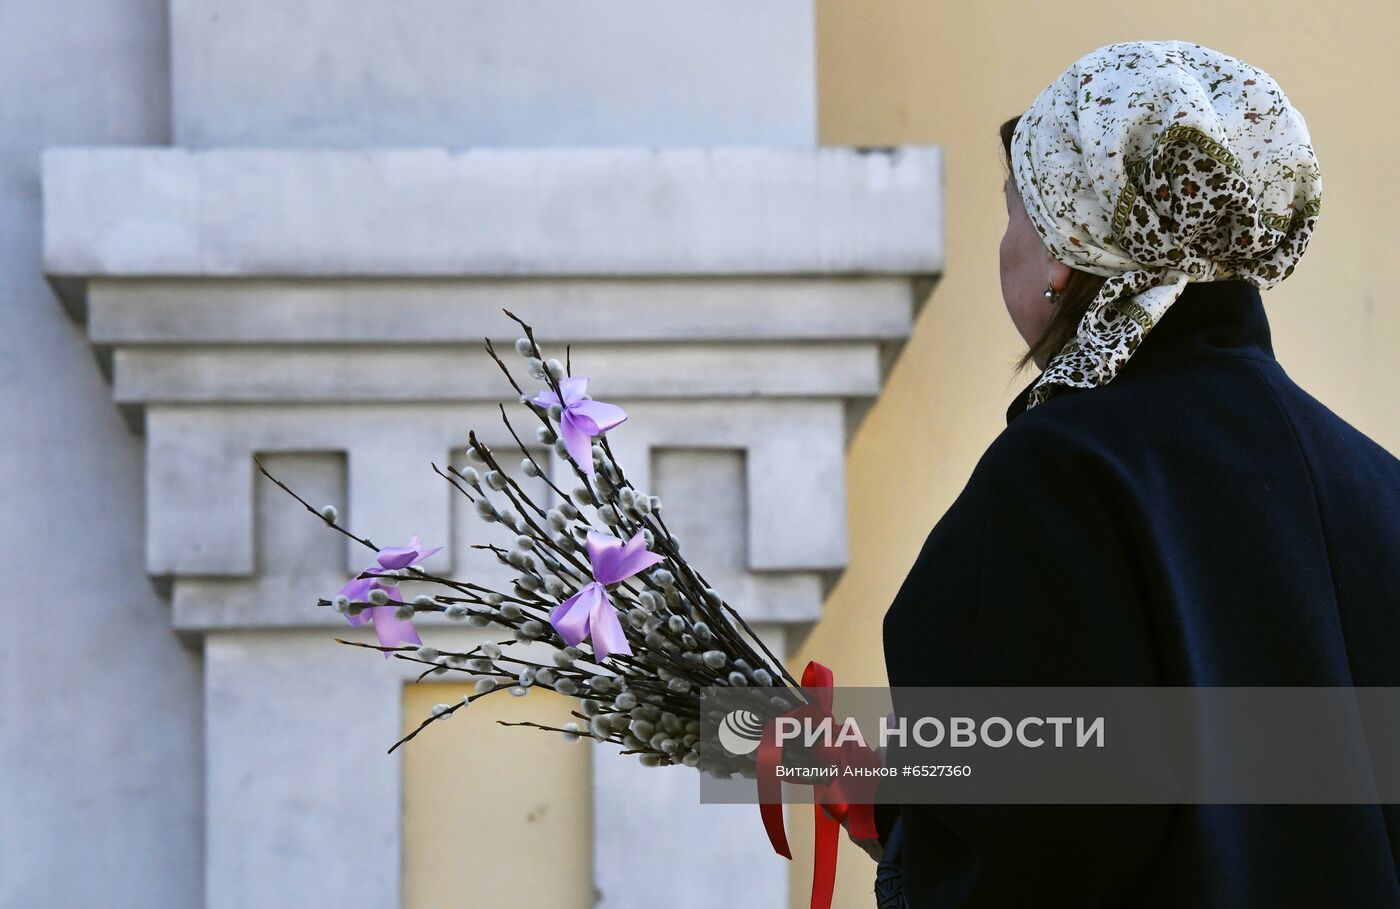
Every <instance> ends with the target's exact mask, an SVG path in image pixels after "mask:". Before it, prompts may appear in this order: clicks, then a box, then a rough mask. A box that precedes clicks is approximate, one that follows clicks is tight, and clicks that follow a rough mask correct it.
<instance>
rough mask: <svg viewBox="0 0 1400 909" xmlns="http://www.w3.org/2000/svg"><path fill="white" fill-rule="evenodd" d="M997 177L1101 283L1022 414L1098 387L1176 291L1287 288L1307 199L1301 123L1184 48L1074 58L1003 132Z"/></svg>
mask: <svg viewBox="0 0 1400 909" xmlns="http://www.w3.org/2000/svg"><path fill="white" fill-rule="evenodd" d="M1011 170H1012V175H1013V177H1014V179H1015V181H1016V187H1017V190H1018V191H1019V193H1020V195H1021V200H1022V202H1023V203H1024V204H1025V208H1026V213H1027V214H1028V215H1029V216H1030V220H1031V223H1032V224H1034V225H1035V228H1036V230H1037V231H1038V232H1039V234H1040V236H1041V239H1042V240H1044V242H1045V245H1046V247H1047V248H1048V249H1049V250H1050V251H1051V253H1052V255H1054V257H1055V258H1056V259H1057V260H1059V261H1061V262H1063V263H1065V264H1066V265H1069V266H1070V267H1072V268H1075V269H1078V270H1080V271H1086V272H1089V273H1091V274H1096V275H1103V276H1105V277H1106V278H1107V280H1106V281H1105V282H1104V283H1103V287H1102V288H1101V289H1100V290H1099V292H1098V295H1097V296H1096V297H1095V298H1094V300H1093V302H1092V303H1091V304H1090V305H1089V309H1088V311H1087V312H1086V313H1085V314H1084V318H1083V319H1082V320H1081V321H1080V323H1079V328H1078V331H1077V333H1076V335H1075V337H1074V338H1072V339H1070V341H1069V342H1068V343H1067V344H1066V345H1065V346H1064V347H1063V348H1062V349H1061V350H1060V351H1059V352H1058V353H1057V354H1056V355H1055V356H1053V357H1052V358H1051V359H1050V362H1049V363H1048V364H1046V368H1045V371H1044V372H1042V373H1041V375H1040V377H1039V379H1038V380H1037V381H1036V383H1035V385H1034V386H1033V387H1032V389H1031V392H1030V396H1029V398H1028V401H1027V407H1028V408H1029V407H1034V406H1035V405H1036V404H1039V403H1041V402H1042V401H1044V400H1046V399H1047V398H1048V397H1050V395H1051V394H1052V392H1053V389H1054V387H1055V386H1071V387H1076V388H1092V387H1094V386H1097V385H1103V384H1105V383H1107V382H1109V381H1111V380H1112V379H1113V377H1114V376H1115V375H1117V374H1118V370H1119V369H1120V368H1121V367H1122V366H1123V364H1124V363H1126V362H1127V360H1128V357H1130V356H1131V355H1132V353H1133V351H1134V350H1136V349H1137V346H1138V345H1139V344H1140V343H1141V342H1142V339H1143V337H1144V336H1146V334H1147V333H1148V332H1149V331H1150V330H1151V329H1152V326H1153V325H1155V324H1156V323H1157V321H1158V320H1159V319H1160V318H1161V317H1162V314H1163V313H1164V312H1166V310H1167V307H1169V306H1170V305H1171V304H1172V303H1173V302H1174V301H1175V300H1176V299H1177V297H1179V296H1180V295H1181V292H1182V291H1183V290H1184V289H1185V287H1186V284H1187V282H1189V281H1218V280H1224V279H1228V278H1240V279H1243V280H1246V281H1248V282H1249V283H1250V284H1253V285H1254V286H1255V287H1258V288H1260V289H1266V288H1269V287H1272V286H1274V285H1275V284H1277V283H1278V282H1280V281H1282V280H1283V279H1284V278H1286V277H1288V276H1289V275H1290V274H1292V272H1293V268H1294V266H1295V265H1296V264H1297V263H1298V260H1299V258H1301V257H1302V255H1303V251H1304V250H1305V249H1306V248H1307V245H1308V239H1309V237H1310V236H1311V235H1312V232H1313V228H1314V227H1315V225H1316V223H1317V214H1318V210H1319V208H1320V207H1321V202H1322V176H1321V174H1320V172H1319V169H1318V163H1317V158H1316V156H1315V155H1314V154H1313V149H1312V142H1311V138H1310V137H1309V135H1308V129H1307V126H1306V124H1305V123H1304V122H1303V116H1302V114H1300V113H1299V112H1298V111H1297V110H1296V109H1295V108H1294V107H1293V105H1292V104H1291V103H1290V102H1289V100H1288V98H1287V97H1286V96H1285V95H1284V93H1283V90H1282V89H1280V88H1279V86H1278V83H1277V82H1275V81H1274V79H1273V77H1271V76H1270V75H1269V74H1268V73H1265V72H1264V71H1262V70H1259V69H1256V68H1255V67H1253V66H1250V65H1249V64H1248V63H1245V62H1243V61H1242V60H1238V59H1236V58H1234V57H1231V56H1229V55H1228V54H1223V53H1221V52H1219V51H1215V50H1211V49H1210V48H1207V47H1202V46H1201V45H1199V44H1190V43H1188V42H1184V41H1130V42H1124V43H1119V44H1109V45H1106V46H1104V47H1101V48H1099V49H1097V50H1095V51H1092V52H1090V53H1088V54H1085V55H1084V56H1083V57H1081V58H1080V59H1079V60H1077V61H1075V63H1074V64H1073V65H1072V66H1071V67H1070V68H1069V69H1067V70H1065V72H1064V73H1063V74H1062V75H1061V76H1060V77H1059V78H1058V79H1056V80H1055V81H1054V82H1052V83H1051V84H1050V85H1049V86H1048V87H1047V88H1046V89H1045V90H1044V91H1043V92H1041V93H1040V95H1039V96H1038V97H1037V98H1036V99H1035V102H1034V103H1033V104H1032V105H1031V107H1030V109H1029V110H1028V111H1027V112H1026V113H1025V115H1024V116H1022V117H1021V119H1020V122H1019V123H1018V124H1017V125H1016V130H1015V132H1014V133H1013V135H1012V139H1011Z"/></svg>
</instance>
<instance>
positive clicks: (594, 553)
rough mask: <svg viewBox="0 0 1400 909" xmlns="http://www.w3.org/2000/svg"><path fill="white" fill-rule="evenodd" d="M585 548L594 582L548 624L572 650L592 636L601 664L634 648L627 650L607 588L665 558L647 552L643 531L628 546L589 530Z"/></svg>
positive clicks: (554, 613)
mask: <svg viewBox="0 0 1400 909" xmlns="http://www.w3.org/2000/svg"><path fill="white" fill-rule="evenodd" d="M585 545H586V546H587V548H588V561H589V563H590V564H591V565H592V567H593V581H592V582H591V583H589V584H587V585H585V586H583V587H581V588H579V591H578V592H577V593H575V594H574V595H573V596H571V597H569V598H568V599H567V600H565V601H564V602H562V603H560V604H559V605H558V606H555V607H554V608H553V609H552V610H550V613H549V624H551V625H553V626H554V628H555V630H556V631H558V632H559V634H560V635H561V636H562V637H563V638H564V640H566V641H568V642H569V645H570V646H577V645H578V644H579V642H581V641H582V640H583V639H584V638H586V637H588V636H589V635H590V634H591V635H592V636H593V653H594V655H595V656H596V657H597V658H598V659H599V660H606V659H607V658H608V655H609V654H612V653H623V654H627V655H628V656H631V655H632V648H630V647H629V646H627V635H626V634H624V633H623V631H622V623H620V622H619V621H618V620H617V609H616V607H614V606H613V604H612V600H610V599H609V598H608V588H607V586H606V585H608V584H613V583H616V582H618V581H622V580H626V579H627V578H630V577H631V576H632V575H634V574H636V573H637V572H639V571H641V570H642V569H643V568H647V567H649V566H651V565H655V564H656V563H657V562H660V561H663V560H664V559H665V558H666V557H665V556H663V555H662V554H661V553H659V552H652V551H650V550H648V549H647V548H646V540H645V539H644V538H643V537H642V532H641V531H640V530H639V531H637V532H636V533H635V534H633V535H632V539H630V540H628V541H627V542H626V543H624V542H622V540H620V539H618V538H617V537H614V536H609V535H608V534H606V533H599V532H598V531H596V530H590V531H588V541H587V543H586V544H585Z"/></svg>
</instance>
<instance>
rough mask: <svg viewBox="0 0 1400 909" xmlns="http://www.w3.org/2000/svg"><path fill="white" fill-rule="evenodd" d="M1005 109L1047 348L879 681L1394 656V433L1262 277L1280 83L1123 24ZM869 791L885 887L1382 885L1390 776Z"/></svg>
mask: <svg viewBox="0 0 1400 909" xmlns="http://www.w3.org/2000/svg"><path fill="white" fill-rule="evenodd" d="M1002 138H1003V142H1004V145H1005V150H1006V154H1007V159H1008V163H1009V166H1010V171H1011V175H1010V177H1009V178H1008V180H1007V183H1006V198H1007V211H1008V224H1007V229H1006V235H1005V237H1004V238H1003V240H1002V245H1001V282H1002V292H1003V295H1004V297H1005V300H1006V306H1007V310H1008V311H1009V313H1010V315H1011V318H1012V321H1013V322H1015V324H1016V327H1017V329H1019V331H1020V333H1021V334H1022V336H1023V337H1024V338H1025V340H1026V342H1027V344H1028V346H1029V350H1028V351H1027V355H1026V360H1034V362H1035V363H1036V365H1037V366H1039V367H1040V368H1041V370H1042V371H1041V373H1040V375H1039V376H1038V377H1037V378H1036V379H1035V381H1033V382H1031V383H1030V384H1029V385H1027V386H1026V388H1025V390H1024V391H1023V392H1022V393H1021V394H1020V395H1018V396H1017V398H1016V400H1015V402H1014V403H1013V404H1012V405H1011V407H1010V409H1009V410H1008V412H1007V427H1006V429H1005V430H1003V432H1002V433H1001V434H1000V435H999V436H998V437H997V438H996V440H995V441H994V442H993V443H992V445H991V446H990V447H989V449H988V450H987V452H986V453H985V454H984V455H983V456H982V458H981V460H980V461H979V462H978V464H977V466H976V468H975V470H974V471H973V474H972V476H971V478H970V480H969V481H968V484H967V486H966V488H965V489H964V490H963V491H962V493H961V494H960V495H959V496H958V498H957V500H956V501H955V502H954V503H953V505H952V506H951V507H950V508H949V509H948V512H947V513H946V514H945V515H944V516H943V518H942V519H941V520H940V521H939V522H938V524H937V525H936V526H935V527H934V528H933V530H932V532H931V533H930V534H929V536H928V538H927V540H926V541H925V543H924V546H923V548H922V550H921V551H920V553H919V555H918V559H917V561H916V562H915V563H914V565H913V568H912V569H911V570H910V572H909V575H908V577H907V578H906V579H905V581H904V584H903V586H902V587H901V588H900V590H899V593H898V595H897V596H896V598H895V600H894V602H893V603H892V605H891V606H890V608H889V611H888V613H887V614H886V616H885V619H884V642H885V659H886V668H887V671H888V675H889V682H890V685H891V686H895V687H901V686H974V685H1008V686H1023V685H1026V686H1031V685H1033V686H1075V685H1114V686H1157V685H1167V686H1183V685H1184V686H1238V685H1256V686H1285V685H1305V686H1333V685H1357V686H1361V685H1374V686H1393V685H1400V461H1397V460H1396V459H1395V458H1394V457H1392V456H1391V455H1390V454H1388V453H1387V452H1386V451H1385V450H1384V449H1382V448H1381V447H1380V446H1379V445H1377V444H1375V443H1374V442H1373V441H1371V440H1370V439H1369V438H1367V437H1366V436H1364V435H1363V434H1362V433H1360V432H1359V431H1357V430H1356V429H1355V428H1353V427H1351V426H1350V425H1348V424H1347V423H1345V422H1344V421H1343V420H1341V419H1340V418H1339V417H1337V416H1336V415H1335V414H1333V413H1332V412H1331V411H1330V410H1328V409H1327V408H1326V407H1324V406H1323V405H1322V404H1321V403H1319V402H1318V401H1317V400H1315V399H1314V398H1312V397H1311V396H1310V395H1308V393H1307V392H1305V391H1303V390H1302V389H1301V388H1299V387H1298V386H1297V385H1296V384H1294V383H1293V381H1292V380H1291V379H1290V378H1289V377H1288V376H1287V374H1286V373H1285V372H1284V370H1283V368H1282V367H1281V366H1280V364H1279V363H1278V362H1277V360H1276V359H1275V358H1274V353H1273V348H1272V346H1271V343H1270V336H1269V325H1268V321H1267V319H1266V318H1265V314H1264V309H1263V303H1262V300H1261V297H1260V293H1259V291H1260V289H1267V288H1269V287H1272V286H1273V285H1275V284H1277V283H1278V282H1280V281H1282V280H1283V279H1284V278H1286V277H1288V275H1289V274H1291V273H1292V271H1293V269H1294V266H1295V265H1296V264H1297V262H1298V260H1299V258H1300V257H1301V256H1302V254H1303V251H1304V250H1305V248H1306V247H1307V243H1308V239H1309V237H1310V236H1311V234H1312V232H1313V229H1314V226H1315V224H1316V221H1317V213H1318V209H1319V206H1320V199H1321V179H1320V176H1319V171H1318V166H1317V161H1316V158H1315V157H1314V154H1313V150H1312V147H1311V144H1310V139H1309V136H1308V133H1307V129H1306V126H1305V124H1304V121H1303V118H1302V117H1301V115H1300V114H1299V113H1298V112H1297V111H1296V110H1295V109H1294V108H1293V106H1292V104H1290V103H1289V101H1288V99H1287V98H1286V97H1285V96H1284V94H1283V92H1282V91H1281V90H1280V89H1279V87H1278V85H1277V84H1276V83H1275V82H1274V80H1273V79H1272V78H1271V77H1269V75H1268V74H1267V73H1264V72H1262V71H1260V70H1258V69H1256V68H1254V67H1251V66H1249V65H1248V64H1245V63H1243V62H1241V61H1239V60H1237V59H1235V58H1233V57H1229V56H1227V55H1225V54H1222V53H1219V52H1218V51H1214V50H1211V49H1209V48H1204V47H1201V46H1199V45H1195V44H1190V43H1186V42H1176V41H1147V42H1130V43H1120V44H1112V45H1108V46H1105V47H1101V48H1099V49H1098V50H1095V51H1093V52H1092V53H1090V54H1087V55H1086V56H1084V57H1083V58H1081V59H1080V60H1079V61H1077V62H1076V63H1075V64H1074V65H1073V66H1071V67H1070V68H1069V69H1068V70H1067V71H1066V72H1065V73H1064V74H1063V75H1062V76H1061V77H1060V78H1059V79H1057V80H1056V81H1055V82H1054V83H1052V84H1051V85H1050V86H1049V87H1048V88H1047V89H1046V90H1045V91H1044V92H1042V93H1041V95H1040V96H1039V97H1038V98H1037V99H1036V101H1035V103H1034V104H1033V105H1032V106H1031V108H1030V109H1029V110H1028V111H1027V112H1026V113H1025V114H1024V115H1023V116H1021V117H1018V118H1016V119H1015V120H1012V121H1010V122H1009V123H1007V124H1006V125H1005V126H1004V127H1003V130H1002ZM1322 302H1326V301H1322ZM877 813H878V826H879V827H880V834H881V835H880V843H879V845H878V847H876V854H878V853H879V850H883V857H882V861H881V863H880V866H879V872H878V878H877V888H876V890H877V898H878V899H877V902H878V903H879V905H881V906H889V907H908V909H933V907H953V906H957V907H983V906H1014V907H1043V906H1075V907H1080V906H1173V907H1175V906H1191V907H1200V906H1232V907H1233V906H1269V907H1275V906H1309V907H1313V906H1347V907H1370V906H1400V883H1397V874H1396V868H1397V855H1400V812H1397V811H1395V810H1394V809H1393V808H1392V807H1391V806H1378V805H1345V806H1331V805H1314V806H1293V805H1282V806H1278V805H1265V806H1249V805H1244V806H1232V805H1206V806H1198V805H1155V806H1154V805H1144V806H1131V805H1129V806H1117V805H1108V806H1084V805H1039V806H1036V805H1025V806H1023V805H982V806H979V805H934V804H906V805H892V806H880V807H879V808H878V811H877ZM866 845H870V844H866Z"/></svg>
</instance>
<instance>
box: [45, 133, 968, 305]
mask: <svg viewBox="0 0 1400 909" xmlns="http://www.w3.org/2000/svg"><path fill="white" fill-rule="evenodd" d="M941 173H942V171H941V158H940V153H939V149H937V148H936V147H908V148H896V149H888V150H859V149H849V148H818V149H813V150H775V149H763V148H742V147H741V148H713V149H630V148H596V149H595V148H582V149H567V148H566V149H473V150H469V151H449V150H446V149H402V150H379V151H340V150H305V149H301V150H284V149H250V150H229V149H220V150H209V151H192V150H187V149H177V148H141V147H136V148H56V149H49V150H47V151H46V152H45V153H44V157H43V192H44V265H45V270H46V271H47V272H48V273H49V274H50V275H51V276H54V277H56V278H65V277H70V276H85V277H93V276H122V275H127V276H131V275H141V276H158V275H165V276H170V275H202V276H209V277H213V276H221V277H250V276H267V275H284V276H285V275H299V276H327V275H353V276H370V275H418V276H431V275H453V276H464V275H474V276H536V277H537V276H541V275H567V276H586V275H595V276H598V275H739V274H755V275H775V274H789V275H791V274H827V275H840V274H901V275H916V274H917V275H932V274H937V273H938V272H939V271H941V270H942V264H943V261H942V246H941V243H939V242H938V240H939V238H941V236H942V185H941Z"/></svg>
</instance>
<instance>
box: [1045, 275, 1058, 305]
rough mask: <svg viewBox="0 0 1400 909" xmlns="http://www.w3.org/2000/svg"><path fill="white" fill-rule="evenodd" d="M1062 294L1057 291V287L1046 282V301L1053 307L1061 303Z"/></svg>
mask: <svg viewBox="0 0 1400 909" xmlns="http://www.w3.org/2000/svg"><path fill="white" fill-rule="evenodd" d="M1061 293H1062V292H1061V291H1057V290H1055V285H1053V284H1051V283H1050V282H1049V281H1046V282H1045V301H1046V302H1047V303H1049V304H1050V305H1051V306H1054V305H1055V304H1056V303H1058V302H1060V296H1061Z"/></svg>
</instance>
